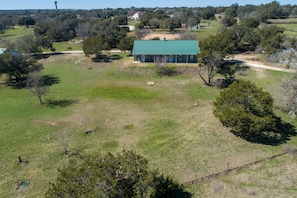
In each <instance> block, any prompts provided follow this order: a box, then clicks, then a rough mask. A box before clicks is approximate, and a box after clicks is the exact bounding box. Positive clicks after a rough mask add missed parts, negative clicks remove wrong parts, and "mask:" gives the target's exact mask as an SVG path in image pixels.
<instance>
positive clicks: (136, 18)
mask: <svg viewBox="0 0 297 198" xmlns="http://www.w3.org/2000/svg"><path fill="white" fill-rule="evenodd" d="M142 15H143V12H140V11H138V12H136V13H135V14H133V15H132V16H131V20H140V18H141V17H142Z"/></svg>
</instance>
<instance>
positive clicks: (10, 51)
mask: <svg viewBox="0 0 297 198" xmlns="http://www.w3.org/2000/svg"><path fill="white" fill-rule="evenodd" d="M4 53H11V54H12V55H14V56H19V55H20V54H21V53H20V52H18V51H15V50H13V49H7V48H0V54H4Z"/></svg>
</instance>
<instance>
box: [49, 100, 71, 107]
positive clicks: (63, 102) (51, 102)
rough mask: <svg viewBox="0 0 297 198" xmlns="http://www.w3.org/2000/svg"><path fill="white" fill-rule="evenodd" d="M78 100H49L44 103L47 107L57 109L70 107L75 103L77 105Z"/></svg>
mask: <svg viewBox="0 0 297 198" xmlns="http://www.w3.org/2000/svg"><path fill="white" fill-rule="evenodd" d="M76 102H77V101H76V100H66V99H61V100H55V99H47V100H46V102H45V103H44V104H45V105H46V106H48V107H51V108H55V107H68V106H70V105H72V104H74V103H76Z"/></svg>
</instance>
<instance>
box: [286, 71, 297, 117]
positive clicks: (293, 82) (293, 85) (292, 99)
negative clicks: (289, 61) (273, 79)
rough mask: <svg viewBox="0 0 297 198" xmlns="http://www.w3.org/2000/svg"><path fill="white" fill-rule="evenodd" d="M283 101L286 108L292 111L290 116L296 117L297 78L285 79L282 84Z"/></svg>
mask: <svg viewBox="0 0 297 198" xmlns="http://www.w3.org/2000/svg"><path fill="white" fill-rule="evenodd" d="M282 92H283V99H284V101H285V103H286V106H287V107H288V108H289V109H290V110H289V115H290V116H291V117H296V109H297V76H294V77H293V78H291V79H285V80H284V81H283V83H282Z"/></svg>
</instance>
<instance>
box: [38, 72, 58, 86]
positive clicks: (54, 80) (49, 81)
mask: <svg viewBox="0 0 297 198" xmlns="http://www.w3.org/2000/svg"><path fill="white" fill-rule="evenodd" d="M42 80H43V82H44V84H45V85H46V86H52V85H54V84H59V83H60V79H59V77H57V76H52V75H45V76H42Z"/></svg>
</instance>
